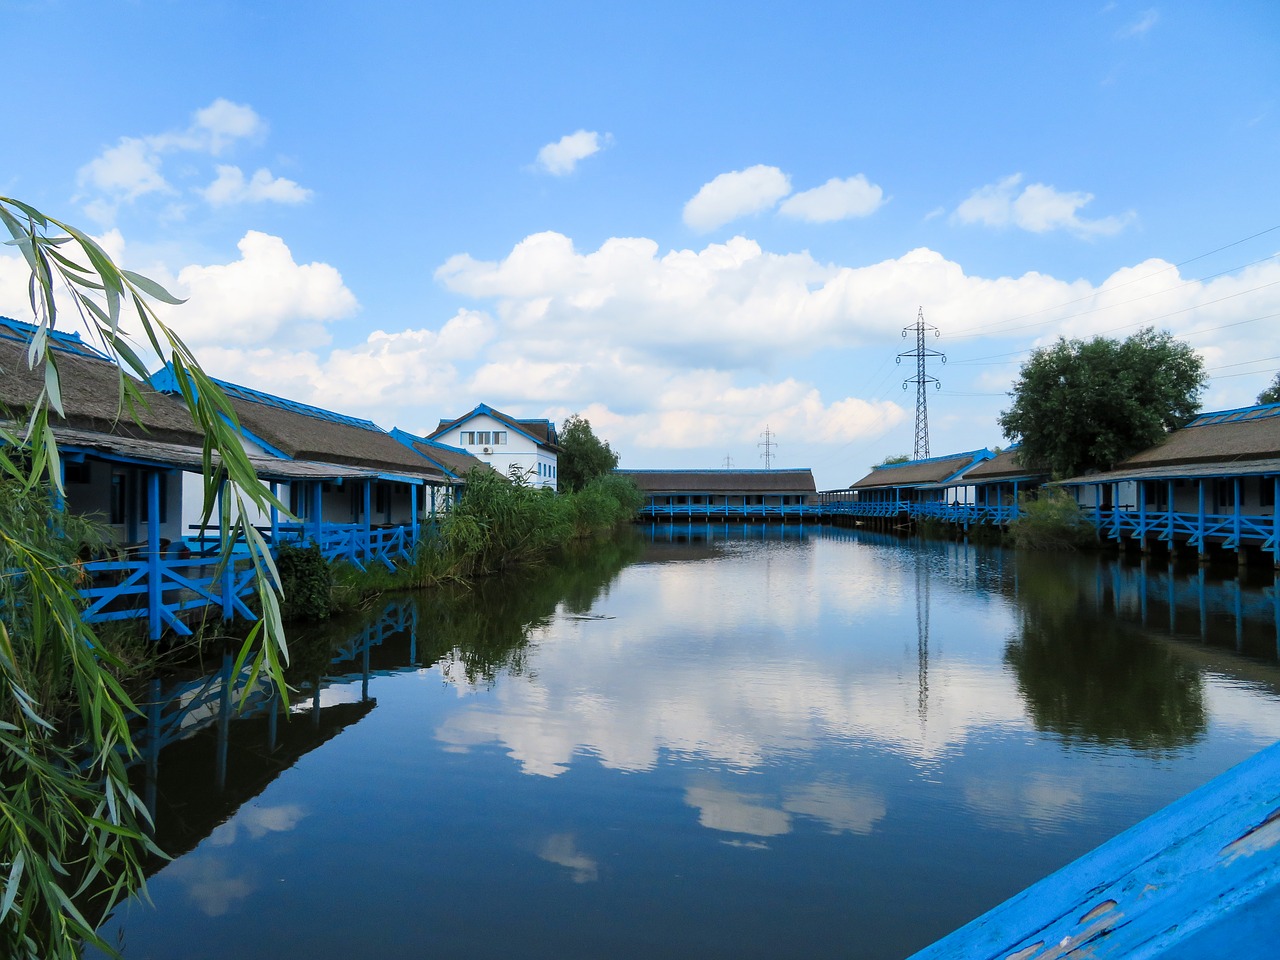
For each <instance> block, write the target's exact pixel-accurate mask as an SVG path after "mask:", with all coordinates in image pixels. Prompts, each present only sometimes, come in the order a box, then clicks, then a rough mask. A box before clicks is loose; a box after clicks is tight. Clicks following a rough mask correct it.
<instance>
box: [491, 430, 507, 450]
mask: <svg viewBox="0 0 1280 960" xmlns="http://www.w3.org/2000/svg"><path fill="white" fill-rule="evenodd" d="M506 442H507V431H505V430H495V431H493V445H494V446H495V447H501V446H504V445H505V444H506Z"/></svg>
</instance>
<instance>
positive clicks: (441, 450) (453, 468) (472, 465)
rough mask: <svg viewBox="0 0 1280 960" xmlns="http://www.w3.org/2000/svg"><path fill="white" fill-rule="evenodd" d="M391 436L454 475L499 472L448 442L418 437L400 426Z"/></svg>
mask: <svg viewBox="0 0 1280 960" xmlns="http://www.w3.org/2000/svg"><path fill="white" fill-rule="evenodd" d="M391 436H393V437H395V438H396V440H398V441H399V442H400V443H403V444H405V445H406V446H408V447H409V449H411V450H413V451H414V452H416V453H417V454H419V455H420V456H422V457H425V458H426V459H427V460H429V461H431V462H432V463H434V464H435V465H436V466H438V467H440V468H441V469H442V470H444V471H445V472H447V473H448V474H450V475H452V476H454V477H462V476H464V475H466V474H468V473H470V472H471V471H472V470H479V471H480V472H481V473H497V472H498V471H496V470H494V469H493V467H491V466H489V464H487V463H485V462H484V461H483V460H481V459H480V458H479V457H474V456H472V455H471V454H469V453H467V451H465V450H459V449H458V448H457V447H451V446H449V445H448V444H446V443H440V442H439V441H436V440H428V439H426V438H425V437H418V436H415V435H414V434H412V433H408V432H406V431H404V430H400V429H398V428H397V429H393V430H392V431H391Z"/></svg>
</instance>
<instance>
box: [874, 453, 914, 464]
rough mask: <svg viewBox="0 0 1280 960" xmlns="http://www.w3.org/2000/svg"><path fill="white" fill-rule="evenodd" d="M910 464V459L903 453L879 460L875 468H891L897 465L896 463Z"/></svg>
mask: <svg viewBox="0 0 1280 960" xmlns="http://www.w3.org/2000/svg"><path fill="white" fill-rule="evenodd" d="M910 462H911V458H910V457H909V456H907V455H906V454H905V453H895V454H890V455H889V456H887V457H885V458H884V459H883V460H881V461H880V462H879V463H877V464H876V466H877V467H892V466H893V465H894V464H898V463H910Z"/></svg>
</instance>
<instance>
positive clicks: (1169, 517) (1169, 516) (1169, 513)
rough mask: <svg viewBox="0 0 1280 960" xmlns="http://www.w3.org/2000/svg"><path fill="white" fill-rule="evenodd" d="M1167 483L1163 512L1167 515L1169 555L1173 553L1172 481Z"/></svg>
mask: <svg viewBox="0 0 1280 960" xmlns="http://www.w3.org/2000/svg"><path fill="white" fill-rule="evenodd" d="M1168 483H1169V489H1168V491H1167V492H1168V494H1169V502H1168V503H1166V504H1165V507H1166V511H1165V512H1166V514H1167V516H1166V520H1167V522H1168V525H1169V553H1170V554H1172V553H1173V481H1172V480H1170V481H1168Z"/></svg>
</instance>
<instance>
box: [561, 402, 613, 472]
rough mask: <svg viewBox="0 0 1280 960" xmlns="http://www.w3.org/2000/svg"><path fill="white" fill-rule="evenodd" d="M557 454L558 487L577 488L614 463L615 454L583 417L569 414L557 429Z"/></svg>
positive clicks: (608, 468)
mask: <svg viewBox="0 0 1280 960" xmlns="http://www.w3.org/2000/svg"><path fill="white" fill-rule="evenodd" d="M559 437H560V455H559V457H558V459H557V466H556V471H557V475H558V478H559V483H560V489H561V490H567V491H577V490H581V489H582V488H583V487H585V486H586V485H587V484H588V483H590V482H591V481H592V480H594V479H596V478H597V477H603V476H605V475H606V474H608V473H609V472H610V471H611V470H613V469H614V468H616V467H617V466H618V455H617V453H615V452H614V451H613V450H612V449H610V447H609V443H608V441H602V440H601V439H600V438H599V437H597V436H596V435H595V432H594V431H593V430H592V429H591V421H590V420H588V419H587V418H586V417H580V416H578V415H577V414H576V413H575V414H572V415H571V416H570V417H569V418H568V419H567V420H565V422H564V425H563V426H562V427H561V428H560V434H559Z"/></svg>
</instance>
